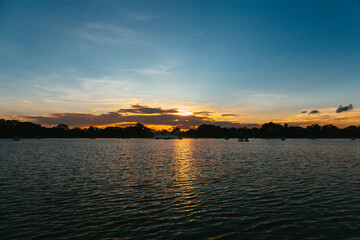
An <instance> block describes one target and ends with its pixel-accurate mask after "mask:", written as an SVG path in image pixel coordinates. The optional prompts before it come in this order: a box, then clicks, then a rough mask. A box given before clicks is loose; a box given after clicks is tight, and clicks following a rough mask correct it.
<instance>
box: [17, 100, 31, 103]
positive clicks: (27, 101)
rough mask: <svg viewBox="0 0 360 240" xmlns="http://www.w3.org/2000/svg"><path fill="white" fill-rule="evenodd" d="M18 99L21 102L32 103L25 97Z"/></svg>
mask: <svg viewBox="0 0 360 240" xmlns="http://www.w3.org/2000/svg"><path fill="white" fill-rule="evenodd" d="M18 101H19V102H23V103H31V101H29V100H23V99H19V100H18Z"/></svg>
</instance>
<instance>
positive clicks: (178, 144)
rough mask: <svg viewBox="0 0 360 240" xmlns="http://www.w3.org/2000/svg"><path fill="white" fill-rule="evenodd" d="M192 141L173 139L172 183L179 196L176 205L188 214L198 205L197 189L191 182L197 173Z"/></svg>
mask: <svg viewBox="0 0 360 240" xmlns="http://www.w3.org/2000/svg"><path fill="white" fill-rule="evenodd" d="M193 141H194V140H193V139H184V140H181V141H174V157H175V159H174V160H175V167H176V174H175V179H174V185H175V189H176V192H177V194H178V196H179V198H180V203H179V204H178V207H179V208H180V211H181V212H188V213H189V215H191V214H192V213H194V211H195V209H194V208H195V207H196V206H197V205H198V200H197V191H196V188H195V187H194V184H193V183H194V181H195V180H196V174H197V168H196V164H194V163H195V162H194V158H193V151H192V144H193Z"/></svg>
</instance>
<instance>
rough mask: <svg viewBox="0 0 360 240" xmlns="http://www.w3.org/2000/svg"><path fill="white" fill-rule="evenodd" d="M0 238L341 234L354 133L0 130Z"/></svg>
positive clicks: (352, 233)
mask: <svg viewBox="0 0 360 240" xmlns="http://www.w3.org/2000/svg"><path fill="white" fill-rule="evenodd" d="M0 203H1V205H0V215H1V217H0V219H1V220H0V221H1V222H0V236H1V237H0V238H3V239H30V238H33V239H267V238H272V239H304V238H313V239H351V238H356V237H359V236H360V225H359V223H360V140H355V141H352V140H350V139H316V140H310V139H287V140H286V141H280V140H279V139H271V140H266V139H250V142H238V141H237V140H235V139H231V140H224V139H182V140H155V139H41V140H38V139H21V140H20V141H17V142H15V141H12V140H9V139H1V140H0Z"/></svg>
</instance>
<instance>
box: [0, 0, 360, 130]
mask: <svg viewBox="0 0 360 240" xmlns="http://www.w3.org/2000/svg"><path fill="white" fill-rule="evenodd" d="M359 13H360V2H359V1H358V0H355V1H351V0H347V1H306V0H305V1H256V0H254V1H245V0H244V1H30V0H27V1H0V118H4V119H18V120H24V121H25V120H26V121H31V122H35V123H39V124H43V125H57V124H59V123H64V124H68V125H70V126H72V127H75V126H78V127H86V126H90V125H92V126H109V125H111V126H127V125H133V124H134V123H136V122H141V123H143V124H145V125H147V126H150V127H153V128H157V129H160V128H169V127H172V126H179V127H180V128H182V129H188V128H192V127H194V126H198V125H200V124H202V123H212V124H217V125H220V126H228V127H232V126H235V127H240V126H249V127H252V126H258V124H262V123H265V122H269V121H273V122H278V123H288V124H289V125H301V126H306V125H308V124H312V123H319V124H321V125H323V124H329V123H331V124H334V125H336V126H339V127H345V126H348V125H360V110H359V109H360V108H358V107H360V94H359V89H360V14H359ZM349 104H352V108H351V107H349ZM340 105H342V108H340V110H339V111H336V110H337V109H338V108H339V106H340ZM346 106H348V107H346ZM314 110H316V111H314ZM305 111H306V112H305Z"/></svg>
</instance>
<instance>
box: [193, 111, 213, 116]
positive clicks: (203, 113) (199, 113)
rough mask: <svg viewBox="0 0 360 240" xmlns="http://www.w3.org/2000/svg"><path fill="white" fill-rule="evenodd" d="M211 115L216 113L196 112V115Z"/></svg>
mask: <svg viewBox="0 0 360 240" xmlns="http://www.w3.org/2000/svg"><path fill="white" fill-rule="evenodd" d="M211 113H214V112H209V111H201V112H194V114H195V115H205V116H209V115H210V114H211Z"/></svg>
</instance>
